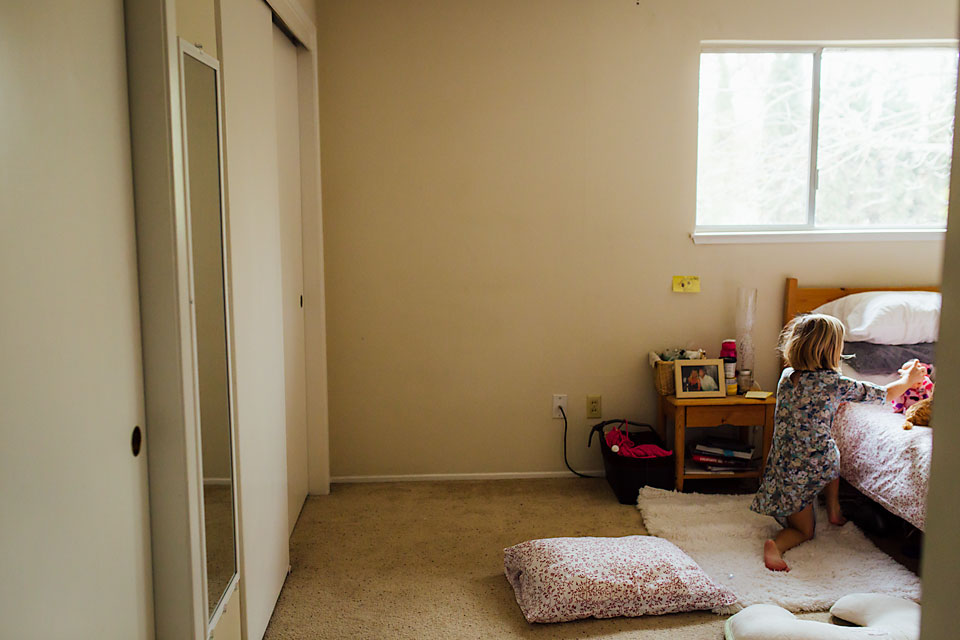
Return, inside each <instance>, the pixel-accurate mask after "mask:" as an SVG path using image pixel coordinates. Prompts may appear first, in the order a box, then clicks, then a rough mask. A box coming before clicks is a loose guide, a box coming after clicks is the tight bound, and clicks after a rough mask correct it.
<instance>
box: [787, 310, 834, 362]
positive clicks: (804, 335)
mask: <svg viewBox="0 0 960 640" xmlns="http://www.w3.org/2000/svg"><path fill="white" fill-rule="evenodd" d="M843 336H844V328H843V323H842V322H840V321H839V320H837V319H836V318H834V317H833V316H828V315H826V314H823V313H808V314H805V315H800V316H797V317H796V318H794V319H793V320H791V321H790V322H789V323H788V324H787V326H786V327H785V328H784V330H783V333H781V334H780V353H781V354H782V355H783V359H784V361H785V362H786V364H787V366H788V367H793V368H794V370H796V371H819V370H823V369H828V370H831V371H839V370H840V361H841V360H842V359H843Z"/></svg>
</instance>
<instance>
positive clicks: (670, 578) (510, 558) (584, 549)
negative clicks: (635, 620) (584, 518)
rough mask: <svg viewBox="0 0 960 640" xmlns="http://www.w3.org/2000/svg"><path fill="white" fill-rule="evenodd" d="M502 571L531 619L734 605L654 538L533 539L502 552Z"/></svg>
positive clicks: (729, 594)
mask: <svg viewBox="0 0 960 640" xmlns="http://www.w3.org/2000/svg"><path fill="white" fill-rule="evenodd" d="M503 570H504V573H505V574H506V576H507V580H508V581H509V582H510V584H511V585H512V586H513V589H514V593H515V595H516V597H517V604H519V605H520V610H521V611H522V612H523V615H524V617H525V618H526V619H527V621H528V622H564V621H566V620H576V619H578V618H589V617H591V616H592V617H595V618H613V617H615V616H643V615H658V614H663V613H676V612H680V611H694V610H697V609H715V608H720V607H725V606H728V605H731V604H733V603H734V602H736V600H737V597H736V596H735V595H734V594H733V592H731V591H730V590H729V589H727V588H726V587H723V586H721V585H718V584H717V583H715V582H714V581H713V580H711V579H710V577H709V576H707V574H706V573H704V572H703V570H702V569H701V568H700V567H699V566H698V565H697V563H696V562H694V561H693V559H692V558H690V556H688V555H687V554H685V553H684V552H683V551H681V550H680V549H678V548H677V547H676V546H675V545H674V544H672V543H670V542H668V541H667V540H664V539H662V538H655V537H653V536H625V537H622V538H590V537H583V538H547V539H544V540H531V541H529V542H523V543H521V544H518V545H515V546H513V547H510V548H508V549H504V552H503Z"/></svg>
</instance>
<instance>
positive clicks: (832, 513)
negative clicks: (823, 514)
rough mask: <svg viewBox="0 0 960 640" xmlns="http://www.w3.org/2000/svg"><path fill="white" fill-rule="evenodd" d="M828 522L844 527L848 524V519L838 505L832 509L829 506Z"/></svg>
mask: <svg viewBox="0 0 960 640" xmlns="http://www.w3.org/2000/svg"><path fill="white" fill-rule="evenodd" d="M827 520H829V521H830V524H834V525H837V526H838V527H842V526H843V525H845V524H847V519H846V518H844V517H843V512H842V511H840V506H839V505H837V506H836V507H835V508H831V507H830V505H827Z"/></svg>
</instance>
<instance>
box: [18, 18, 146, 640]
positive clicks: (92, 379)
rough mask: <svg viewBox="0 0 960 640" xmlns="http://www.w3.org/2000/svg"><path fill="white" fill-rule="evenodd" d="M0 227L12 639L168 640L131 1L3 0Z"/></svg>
mask: <svg viewBox="0 0 960 640" xmlns="http://www.w3.org/2000/svg"><path fill="white" fill-rule="evenodd" d="M0 228H2V232H0V361H2V365H0V443H2V445H0V638H17V639H18V640H28V639H31V638H42V639H44V640H49V639H57V638H103V639H105V640H106V639H114V638H116V639H123V640H135V639H137V638H152V637H153V631H154V630H153V606H152V601H153V600H152V589H151V561H150V534H149V522H148V501H147V456H146V454H145V451H144V450H143V448H142V447H146V446H149V443H150V437H149V433H150V432H149V429H146V431H144V427H145V426H146V425H144V422H143V418H144V410H143V373H142V368H141V357H140V353H141V352H140V321H139V313H138V288H137V255H136V248H135V241H134V210H133V193H132V173H131V160H130V130H129V119H128V106H127V83H126V63H125V51H124V24H123V6H122V3H121V0H104V1H101V2H0ZM138 425H139V429H138V432H139V437H140V440H139V442H140V447H141V448H138V449H137V451H138V455H136V456H135V455H134V449H133V448H132V441H133V439H134V435H133V432H134V428H135V427H137V426H138ZM144 433H145V434H146V435H144Z"/></svg>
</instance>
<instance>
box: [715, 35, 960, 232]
mask: <svg viewBox="0 0 960 640" xmlns="http://www.w3.org/2000/svg"><path fill="white" fill-rule="evenodd" d="M956 81H957V50H956V48H955V47H953V46H927V47H902V46H899V47H892V46H891V47H876V46H873V47H850V46H845V47H802V48H801V47H790V48H786V47H784V48H782V49H772V48H769V47H767V48H764V49H762V50H760V49H749V48H740V49H739V50H736V51H732V50H726V51H722V50H705V51H704V52H703V53H702V54H701V56H700V117H699V131H698V133H699V138H698V158H697V231H698V232H702V231H708V232H709V231H744V230H768V231H803V230H806V231H814V230H817V231H819V230H828V229H829V230H837V229H848V230H877V229H894V228H911V229H916V228H929V229H942V228H944V227H945V225H946V219H947V200H948V195H949V178H950V162H951V156H952V142H953V114H954V104H955V100H956Z"/></svg>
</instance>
